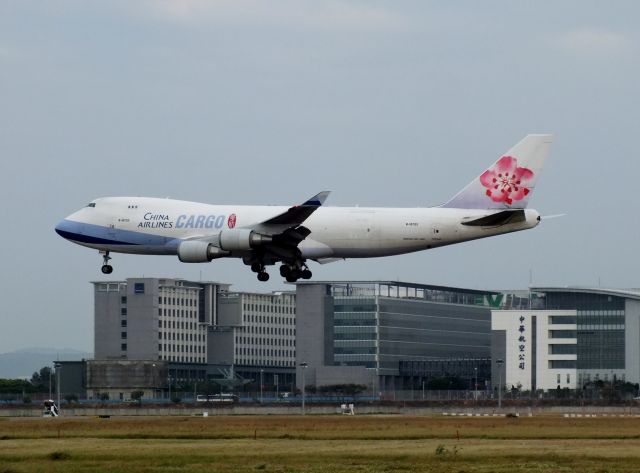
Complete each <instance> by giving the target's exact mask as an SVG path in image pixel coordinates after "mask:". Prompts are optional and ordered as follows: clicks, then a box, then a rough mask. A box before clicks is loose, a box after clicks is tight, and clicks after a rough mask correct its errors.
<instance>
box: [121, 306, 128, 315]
mask: <svg viewBox="0 0 640 473" xmlns="http://www.w3.org/2000/svg"><path fill="white" fill-rule="evenodd" d="M120 315H124V316H126V315H127V308H126V307H123V308H122V309H120Z"/></svg>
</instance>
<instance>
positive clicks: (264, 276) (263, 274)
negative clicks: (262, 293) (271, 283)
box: [258, 271, 269, 282]
mask: <svg viewBox="0 0 640 473" xmlns="http://www.w3.org/2000/svg"><path fill="white" fill-rule="evenodd" d="M268 280H269V273H266V272H264V271H262V272H261V273H258V281H262V282H265V281H268Z"/></svg>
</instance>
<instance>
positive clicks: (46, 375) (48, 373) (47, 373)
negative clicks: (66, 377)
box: [31, 366, 56, 392]
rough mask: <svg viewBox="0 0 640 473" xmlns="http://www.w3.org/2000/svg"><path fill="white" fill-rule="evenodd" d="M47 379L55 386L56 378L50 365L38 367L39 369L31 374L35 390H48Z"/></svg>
mask: <svg viewBox="0 0 640 473" xmlns="http://www.w3.org/2000/svg"><path fill="white" fill-rule="evenodd" d="M49 381H51V386H55V382H56V378H55V374H54V373H53V370H52V369H51V367H50V366H44V367H42V368H40V371H36V372H34V373H33V375H32V376H31V384H32V385H33V386H34V387H35V388H36V390H37V392H48V391H49Z"/></svg>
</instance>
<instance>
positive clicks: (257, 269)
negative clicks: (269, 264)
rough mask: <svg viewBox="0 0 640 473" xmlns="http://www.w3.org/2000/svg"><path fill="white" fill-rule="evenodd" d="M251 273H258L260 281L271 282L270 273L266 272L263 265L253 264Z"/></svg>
mask: <svg viewBox="0 0 640 473" xmlns="http://www.w3.org/2000/svg"><path fill="white" fill-rule="evenodd" d="M251 271H253V272H254V273H258V281H261V282H265V281H268V280H269V273H267V272H266V271H265V270H264V265H263V264H262V263H257V262H254V263H251Z"/></svg>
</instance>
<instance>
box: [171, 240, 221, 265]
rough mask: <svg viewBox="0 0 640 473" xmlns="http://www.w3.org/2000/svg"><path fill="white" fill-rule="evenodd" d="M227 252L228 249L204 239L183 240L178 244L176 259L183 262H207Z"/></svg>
mask: <svg viewBox="0 0 640 473" xmlns="http://www.w3.org/2000/svg"><path fill="white" fill-rule="evenodd" d="M228 254H229V252H228V251H223V250H221V249H220V248H218V247H217V246H215V245H213V244H212V243H209V242H206V241H197V240H194V241H183V242H182V243H180V245H178V259H180V261H182V262H183V263H208V262H209V261H211V260H212V259H215V258H221V257H223V256H225V255H228Z"/></svg>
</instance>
